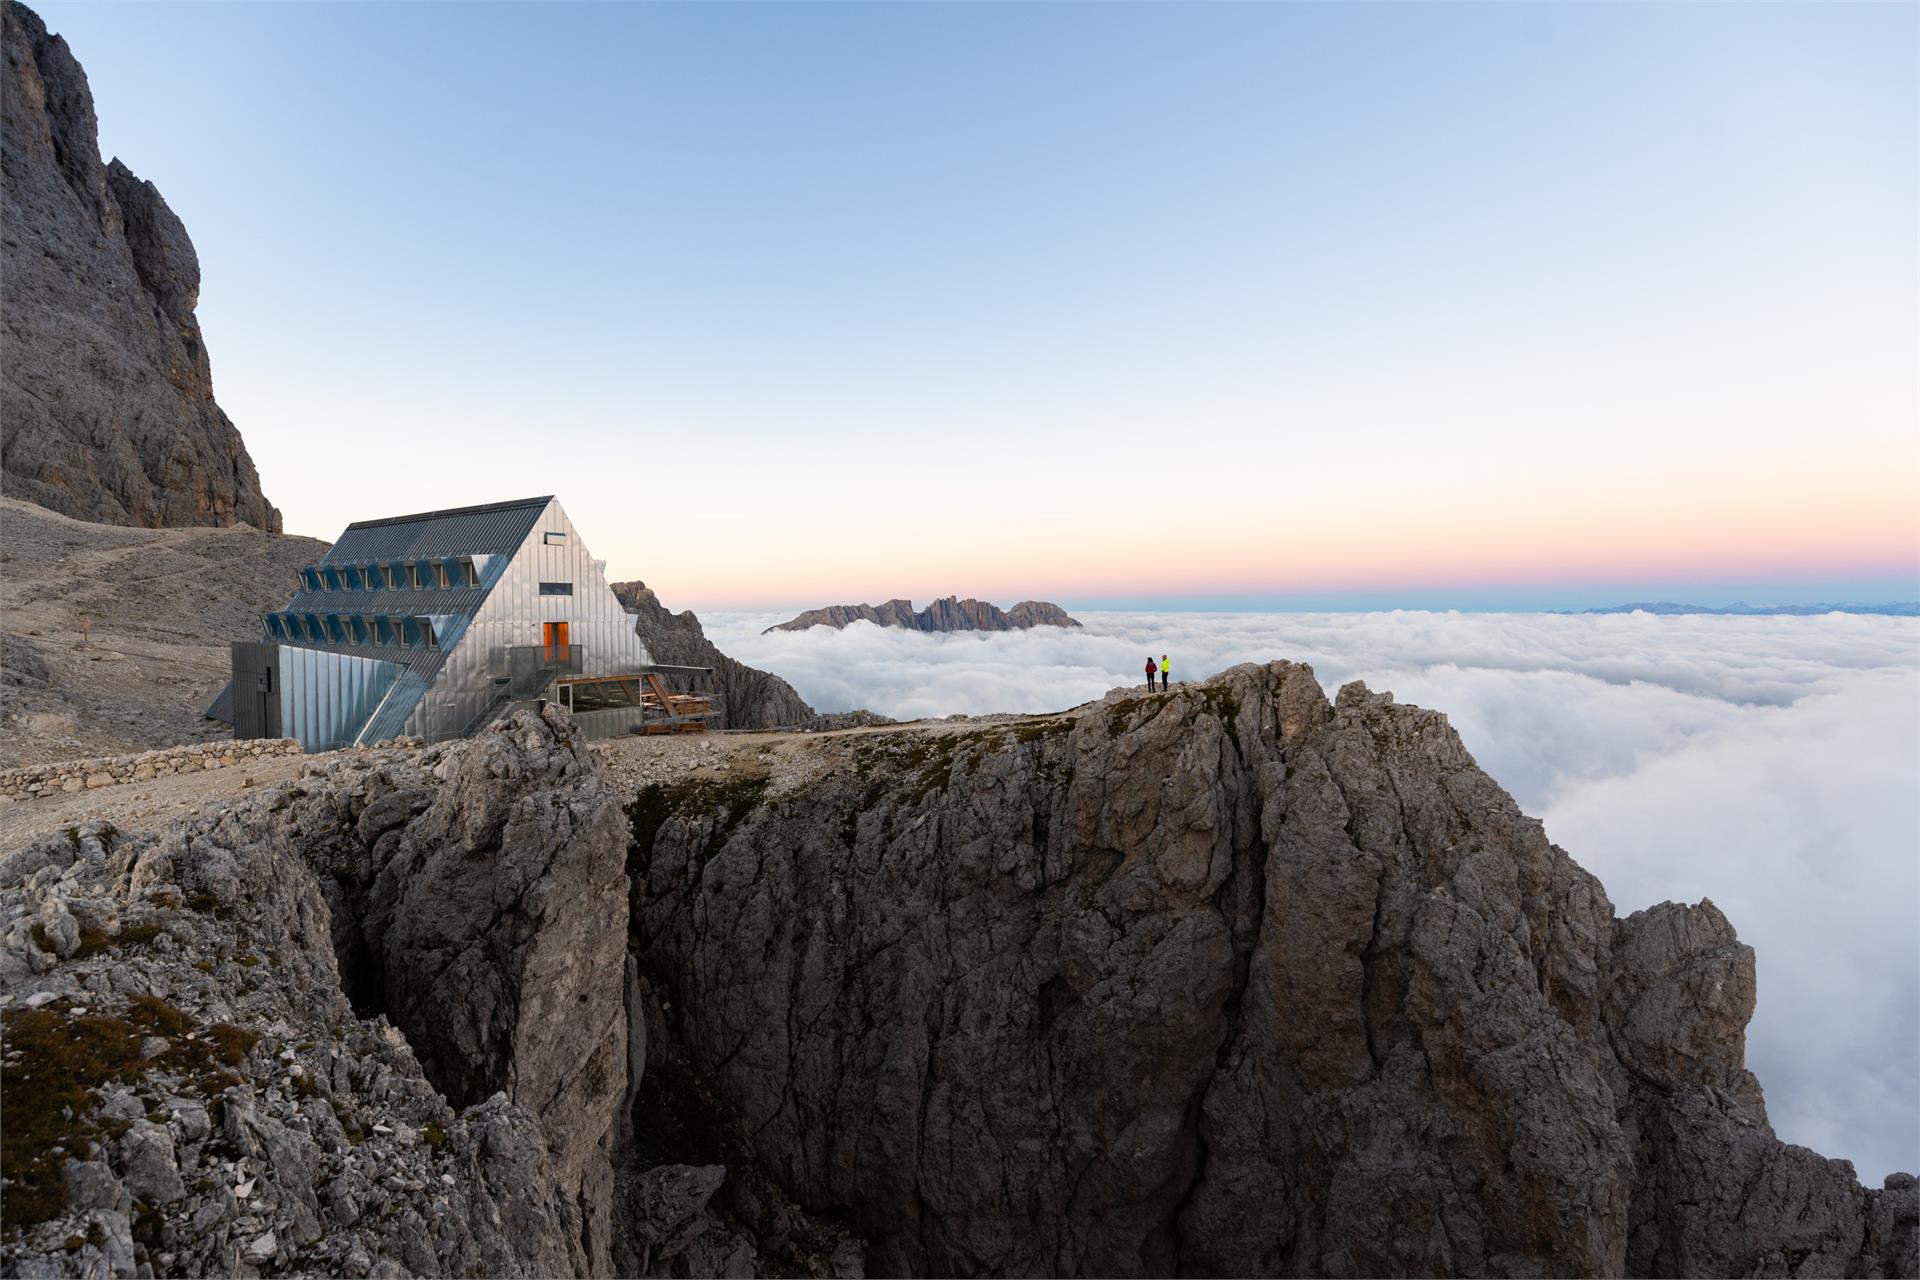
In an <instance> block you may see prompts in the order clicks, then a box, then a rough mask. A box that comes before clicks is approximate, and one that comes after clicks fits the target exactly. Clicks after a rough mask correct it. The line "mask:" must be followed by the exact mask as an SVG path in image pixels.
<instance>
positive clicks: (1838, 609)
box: [1549, 600, 1920, 618]
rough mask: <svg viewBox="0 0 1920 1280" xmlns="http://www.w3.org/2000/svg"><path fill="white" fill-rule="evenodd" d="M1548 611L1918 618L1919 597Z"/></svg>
mask: <svg viewBox="0 0 1920 1280" xmlns="http://www.w3.org/2000/svg"><path fill="white" fill-rule="evenodd" d="M1549 612H1551V613H1560V614H1570V615H1577V614H1587V613H1658V614H1685V613H1712V614H1722V615H1731V616H1737V617H1743V618H1744V617H1756V618H1757V617H1767V616H1772V615H1776V614H1778V615H1788V616H1792V617H1811V616H1814V615H1817V614H1823V613H1872V614H1882V615H1885V616H1888V617H1894V618H1920V600H1896V601H1894V602H1892V603H1890V604H1747V603H1746V602H1744V601H1735V602H1734V603H1733V604H1730V605H1727V606H1726V607H1725V608H1715V607H1714V606H1712V605H1705V604H1674V603H1673V602H1672V601H1670V600H1660V601H1655V602H1652V603H1645V602H1643V603H1639V604H1610V605H1608V606H1606V607H1605V608H1604V609H1553V610H1549Z"/></svg>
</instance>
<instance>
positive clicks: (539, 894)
mask: <svg viewBox="0 0 1920 1280" xmlns="http://www.w3.org/2000/svg"><path fill="white" fill-rule="evenodd" d="M278 817H279V821H280V822H281V823H282V824H283V826H284V828H285V830H286V832H287V835H288V838H289V839H291V840H292V841H294V842H295V843H296V845H297V847H298V848H299V850H300V855H301V857H302V858H303V859H304V860H305V861H306V862H307V863H308V865H309V866H310V867H311V868H313V870H314V871H315V872H316V873H318V874H319V875H320V876H321V877H323V880H322V883H323V884H324V885H325V894H326V897H327V899H328V906H329V908H330V909H331V912H332V936H333V940H334V945H335V950H336V953H337V954H338V955H339V956H341V957H343V958H344V959H345V961H346V968H347V972H346V975H345V977H346V982H347V988H348V991H349V992H350V993H351V994H352V995H353V997H354V999H355V1002H356V1003H357V1004H358V1005H359V1006H360V1007H361V1008H362V1010H363V1012H371V1011H373V1010H376V1009H377V1010H378V1011H380V1012H381V1013H383V1014H384V1015H385V1016H387V1017H389V1018H391V1019H392V1021H393V1022H394V1024H395V1025H396V1026H398V1027H399V1028H400V1030H401V1031H402V1032H404V1033H405V1034H406V1037H407V1040H408V1043H409V1044H410V1045H412V1047H413V1049H414V1051H415V1052H416V1053H417V1054H418V1055H419V1058H420V1061H421V1065H422V1067H423V1068H424V1070H425V1072H426V1075H427V1078H428V1079H429V1080H431V1081H432V1082H433V1083H434V1084H435V1085H436V1086H437V1087H438V1088H439V1089H440V1090H441V1091H442V1092H444V1093H445V1094H446V1096H447V1099H448V1101H449V1102H451V1103H453V1104H454V1105H455V1106H468V1105H471V1104H473V1103H476V1102H479V1101H482V1100H484V1099H486V1098H487V1097H489V1096H491V1095H493V1094H495V1093H504V1094H505V1095H506V1097H507V1098H508V1099H509V1100H510V1101H511V1102H512V1103H514V1104H515V1105H517V1106H520V1107H523V1108H525V1109H526V1110H527V1111H528V1112H530V1113H531V1114H532V1115H533V1116H534V1117H535V1118H536V1119H538V1121H539V1122H540V1125H541V1128H542V1130H543V1132H544V1133H545V1135H546V1139H547V1142H548V1144H549V1146H550V1148H551V1151H552V1155H553V1167H552V1168H551V1169H550V1170H549V1171H548V1173H547V1176H549V1177H551V1178H552V1179H553V1180H554V1181H555V1182H556V1183H557V1184H558V1186H559V1187H560V1188H561V1189H562V1190H563V1191H564V1192H565V1193H566V1194H567V1196H568V1197H569V1199H570V1202H571V1205H572V1211H573V1212H574V1214H575V1215H576V1220H577V1222H578V1223H579V1229H578V1230H577V1231H576V1233H575V1241H576V1243H578V1242H580V1241H584V1244H583V1245H581V1248H580V1249H576V1250H575V1256H574V1257H573V1259H572V1261H573V1265H574V1269H575V1271H576V1272H579V1271H585V1270H591V1271H593V1272H594V1273H595V1274H599V1273H603V1272H604V1271H605V1270H606V1269H607V1266H608V1260H609V1258H610V1257H611V1236H612V1230H613V1227H612V1222H611V1218H610V1213H611V1205H612V1187H613V1183H612V1176H613V1175H612V1167H611V1164H610V1157H611V1153H612V1145H613V1119H614V1112H615V1107H616V1104H617V1103H618V1101H619V1100H620V1098H621V1097H622V1095H623V1094H624V1093H625V1092H626V1089H627V1083H628V1056H627V1054H628V1045H627V1020H626V1011H625V999H624V992H625V985H624V975H625V966H626V920H627V904H626V892H627V878H626V871H625V858H626V849H625V844H626V836H625V829H624V824H623V822H622V821H621V815H620V811H619V808H618V806H617V805H616V804H615V802H614V800H613V797H612V795H611V794H610V793H609V792H608V790H607V788H606V785H605V783H604V781H603V780H602V777H601V774H600V771H599V768H598V763H597V761H596V760H595V759H594V757H593V756H592V754H591V752H590V749H589V748H588V747H587V746H586V743H585V740H584V739H582V738H581V737H580V736H579V734H578V732H577V731H576V730H574V729H572V728H571V727H570V726H568V725H567V724H566V723H565V722H564V721H563V720H561V719H560V718H559V715H558V713H557V712H556V713H554V718H552V719H542V718H540V717H538V716H535V715H532V714H531V713H525V712H522V713H519V714H516V715H514V716H512V717H509V718H508V719H506V720H504V721H502V722H501V723H500V724H499V725H497V726H494V727H492V728H489V729H488V730H487V731H485V732H483V733H482V734H480V735H479V736H478V737H477V738H475V739H474V740H472V741H471V742H469V743H465V744H462V745H461V747H460V748H459V749H458V750H449V749H447V748H434V749H430V750H428V751H426V752H423V753H420V754H419V755H418V756H416V757H412V758H411V759H409V758H405V757H402V758H400V759H398V760H396V761H395V762H393V763H392V764H388V765H386V766H383V767H380V768H376V769H372V770H368V771H365V772H360V773H357V774H356V776H355V778H354V780H353V783H352V785H351V786H346V787H315V788H313V789H311V790H308V791H307V792H306V793H305V794H302V795H292V796H289V797H287V798H286V801H285V805H284V808H283V809H282V811H281V812H280V813H279V815H278ZM582 1249H583V1250H584V1252H582V1251H581V1250H582Z"/></svg>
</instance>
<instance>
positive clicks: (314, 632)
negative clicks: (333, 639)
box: [307, 613, 327, 644]
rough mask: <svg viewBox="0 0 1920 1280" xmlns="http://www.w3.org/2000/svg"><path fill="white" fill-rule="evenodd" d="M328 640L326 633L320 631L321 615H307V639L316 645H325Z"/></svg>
mask: <svg viewBox="0 0 1920 1280" xmlns="http://www.w3.org/2000/svg"><path fill="white" fill-rule="evenodd" d="M326 638H327V637H326V633H325V632H324V631H322V630H320V618H319V615H317V614H312V613H310V614H308V615H307V639H309V640H311V641H313V642H314V643H315V644H322V643H325V641H326Z"/></svg>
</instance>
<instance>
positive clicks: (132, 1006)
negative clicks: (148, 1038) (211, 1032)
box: [127, 996, 193, 1036]
mask: <svg viewBox="0 0 1920 1280" xmlns="http://www.w3.org/2000/svg"><path fill="white" fill-rule="evenodd" d="M127 1008H128V1010H129V1012H128V1017H129V1018H130V1019H134V1020H137V1021H138V1022H140V1023H141V1024H143V1025H144V1026H146V1027H147V1028H148V1029H149V1030H151V1031H152V1032H153V1034H154V1035H157V1036H183V1035H185V1034H187V1032H189V1031H191V1030H193V1019H192V1018H190V1017H188V1016H187V1015H186V1014H184V1013H182V1012H181V1011H180V1010H178V1009H176V1008H174V1007H173V1006H172V1005H170V1004H168V1003H167V1002H166V1001H165V1000H161V999H159V998H157V997H155V996H130V997H128V999H127Z"/></svg>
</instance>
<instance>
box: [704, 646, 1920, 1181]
mask: <svg viewBox="0 0 1920 1280" xmlns="http://www.w3.org/2000/svg"><path fill="white" fill-rule="evenodd" d="M1080 617H1081V620H1082V621H1083V622H1085V623H1086V624H1087V626H1086V627H1085V628H1084V629H1083V630H1079V631H1062V630H1055V629H1050V628H1047V629H1037V630H1035V631H1029V632H1012V633H998V634H981V633H957V634H951V635H923V634H919V633H911V632H901V631H889V630H884V629H882V628H878V627H873V626H870V625H867V624H864V623H863V624H858V625H856V626H854V627H850V628H848V629H847V630H845V631H838V632H836V631H832V630H828V629H825V628H815V629H813V630H812V631H807V632H778V633H775V634H773V635H769V636H762V635H760V634H759V632H760V629H761V628H763V627H766V626H768V625H770V624H771V623H773V622H777V621H780V620H781V619H780V618H779V617H777V616H773V615H759V614H716V615H712V616H710V617H709V618H708V619H707V620H706V621H707V629H708V632H709V634H710V635H711V636H712V637H713V639H714V640H715V642H716V643H718V644H719V645H720V647H721V648H722V649H724V650H726V651H727V652H728V653H730V654H732V655H733V656H734V657H737V658H739V659H741V660H742V661H745V662H748V663H751V664H753V665H754V666H759V667H764V668H767V669H769V670H772V671H775V672H778V673H779V674H780V675H782V676H785V677H786V678H787V679H788V680H790V681H792V682H793V684H794V685H795V686H796V687H797V688H798V689H799V690H800V692H801V694H802V695H803V696H804V697H806V699H807V700H808V701H809V702H811V703H813V704H814V705H815V706H816V707H819V708H821V709H822V710H844V709H847V708H850V707H856V706H864V707H869V708H871V709H872V710H875V711H880V712H884V713H886V714H888V715H893V716H899V717H901V718H903V719H904V718H910V717H917V716H941V715H949V714H952V713H954V712H968V713H980V712H987V711H1038V710H1052V709H1057V708H1061V707H1067V706H1072V705H1074V704H1077V703H1080V702H1084V701H1086V700H1088V699H1091V698H1097V697H1099V696H1100V695H1102V694H1104V693H1105V692H1106V691H1107V690H1108V689H1110V688H1112V687H1113V686H1115V685H1118V684H1128V683H1137V682H1139V681H1140V680H1141V678H1142V677H1141V674H1140V668H1141V667H1142V666H1143V665H1144V662H1145V659H1146V657H1147V655H1148V654H1150V653H1151V654H1153V655H1154V656H1156V657H1157V656H1158V655H1159V654H1161V653H1163V652H1164V653H1169V654H1171V655H1172V658H1173V662H1174V678H1175V679H1202V678H1204V677H1206V676H1208V675H1211V674H1213V673H1214V672H1216V671H1219V670H1221V669H1223V668H1225V667H1228V666H1232V665H1233V664H1235V663H1238V662H1250V661H1266V660H1268V659H1271V658H1283V657H1284V658H1293V659H1298V660H1303V661H1306V662H1309V663H1311V664H1312V665H1313V668H1314V671H1315V672H1316V673H1317V674H1318V675H1319V677H1320V679H1321V682H1322V683H1323V684H1325V685H1326V686H1327V688H1328V690H1329V691H1330V692H1331V691H1332V690H1334V689H1337V688H1338V687H1339V685H1341V684H1343V683H1345V682H1346V681H1348V680H1352V679H1364V680H1365V681H1366V682H1367V683H1368V684H1369V685H1371V686H1372V687H1373V688H1376V689H1391V690H1392V691H1393V692H1394V694H1395V695H1396V696H1397V697H1399V698H1400V699H1401V700H1402V701H1406V702H1416V703H1420V704H1422V705H1424V706H1430V707H1435V708H1438V709H1439V710H1442V711H1445V712H1447V713H1448V715H1449V717H1450V718H1451V720H1452V722H1453V724H1454V726H1455V727H1456V728H1457V729H1458V730H1459V731H1460V734H1461V737H1462V738H1463V739H1464V740H1465V741H1466V744H1467V746H1468V748H1469V749H1470V750H1472V752H1473V753H1474V756H1475V758H1476V759H1478V760H1479V762H1480V763H1481V765H1482V766H1483V767H1485V768H1486V770H1487V771H1488V772H1489V773H1491V774H1492V775H1493V776H1494V777H1495V778H1497V779H1498V780H1499V781H1500V782H1501V783H1503V784H1504V785H1505V786H1506V787H1507V788H1508V790H1510V791H1512V792H1513V794H1514V796H1515V798H1516V799H1518V800H1519V802H1520V804H1521V805H1522V807H1524V808H1525V809H1526V810H1527V811H1528V812H1530V813H1535V814H1538V815H1540V816H1541V817H1542V818H1544V819H1545V821H1546V824H1547V831H1548V834H1549V835H1551V836H1552V837H1553V839H1554V840H1555V841H1556V842H1558V843H1559V844H1560V845H1561V846H1562V847H1564V848H1566V849H1567V850H1568V852H1570V853H1571V854H1572V855H1573V856H1574V857H1575V858H1576V859H1578V860H1579V861H1580V863H1581V864H1582V865H1584V866H1585V867H1587V868H1588V869H1589V870H1591V871H1592V872H1593V873H1594V874H1596V875H1598V876H1599V877H1600V878H1601V880H1602V881H1603V882H1604V883H1605V884H1606V886H1607V891H1608V894H1609V896H1611V897H1612V899H1613V901H1614V904H1615V908H1616V910H1617V911H1619V912H1620V914H1622V915H1625V914H1627V913H1629V912H1631V911H1635V910H1638V909H1640V908H1642V907H1646V906H1650V905H1652V904H1653V903H1655V902H1659V901H1662V900H1665V899H1669V898H1672V899H1676V900H1683V901H1688V902H1694V901H1698V900H1699V899H1700V898H1703V897H1711V898H1712V899H1713V900H1714V901H1715V902H1716V903H1718V904H1719V905H1720V906H1721V908H1722V909H1723V910H1725V911H1726V913H1727V915H1728V917H1729V918H1730V919H1731V920H1732V921H1733V922H1734V924H1735V926H1736V927H1737V928H1738V929H1739V930H1740V935H1741V937H1742V939H1743V940H1745V941H1746V942H1748V943H1751V944H1752V945H1753V946H1754V948H1755V950H1756V951H1757V953H1758V956H1759V976H1760V1004H1759V1009H1758V1010H1757V1012H1756V1013H1755V1016H1754V1020H1753V1025H1752V1027H1751V1029H1750V1032H1749V1038H1748V1064H1749V1065H1750V1066H1751V1067H1752V1068H1753V1069H1754V1071H1755V1072H1756V1073H1757V1074H1758V1075H1759V1077H1760V1080H1761V1083H1762V1084H1763V1085H1764V1086H1765V1087H1766V1090H1767V1098H1768V1107H1769V1111H1770V1113H1771V1116H1772V1119H1773V1123H1774V1127H1775V1129H1776V1131H1777V1132H1778V1133H1779V1134H1780V1136H1781V1137H1782V1138H1784V1139H1786V1140H1787V1141H1789V1142H1798V1143H1802V1144H1805V1145H1807V1146H1810V1147H1812V1148H1814V1149H1815V1150H1817V1151H1820V1152H1822V1153H1823V1154H1826V1155H1829V1156H1840V1157H1844V1158H1847V1159H1851V1160H1853V1161H1854V1162H1855V1164H1856V1166H1857V1168H1858V1169H1859V1172H1860V1174H1861V1175H1862V1177H1863V1178H1864V1179H1865V1180H1866V1181H1867V1182H1868V1183H1869V1185H1878V1183H1879V1180H1880V1178H1881V1177H1882V1176H1883V1175H1885V1174H1886V1173H1889V1172H1892V1171H1893V1170H1895V1169H1904V1170H1917V1169H1920V919H1917V918H1916V917H1917V916H1920V781H1917V780H1920V622H1916V621H1915V620H1913V619H1899V618H1870V617H1849V616H1841V615H1830V616H1827V617H1821V618H1714V617H1678V618H1658V617H1651V616H1647V615H1638V614H1636V615H1621V616H1603V617H1555V616H1548V615H1512V614H1466V615H1462V614H1429V613H1373V614H1324V615H1315V614H1185V613H1174V614H1123V613H1107V614H1082V615H1080Z"/></svg>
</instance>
